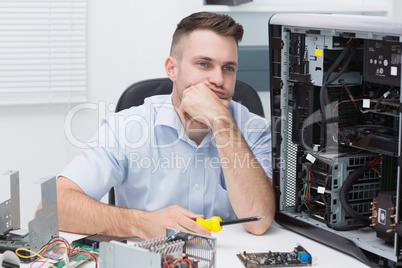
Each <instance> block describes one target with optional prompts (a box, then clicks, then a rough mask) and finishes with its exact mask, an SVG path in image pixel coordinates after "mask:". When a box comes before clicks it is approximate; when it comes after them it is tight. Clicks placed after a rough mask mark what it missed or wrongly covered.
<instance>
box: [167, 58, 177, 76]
mask: <svg viewBox="0 0 402 268" xmlns="http://www.w3.org/2000/svg"><path fill="white" fill-rule="evenodd" d="M165 71H166V74H167V75H168V76H169V78H170V80H172V81H173V82H174V81H176V75H177V60H176V59H175V58H174V57H172V56H169V57H168V58H167V59H166V61H165Z"/></svg>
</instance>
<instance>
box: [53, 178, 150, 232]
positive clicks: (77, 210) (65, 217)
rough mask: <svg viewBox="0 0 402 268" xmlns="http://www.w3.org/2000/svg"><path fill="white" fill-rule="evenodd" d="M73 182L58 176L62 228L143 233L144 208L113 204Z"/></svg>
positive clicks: (62, 229) (70, 230) (66, 229)
mask: <svg viewBox="0 0 402 268" xmlns="http://www.w3.org/2000/svg"><path fill="white" fill-rule="evenodd" d="M71 184H72V182H71V181H69V180H68V179H66V178H59V180H58V184H57V188H58V190H57V195H58V196H57V199H58V202H57V203H58V214H59V226H60V230H61V231H67V232H74V233H85V234H95V233H100V232H104V233H106V234H108V235H113V236H142V234H141V228H140V227H141V225H142V223H141V220H142V219H143V218H144V216H145V215H142V214H144V213H145V212H142V211H136V210H130V209H126V208H120V207H114V206H110V205H106V204H103V203H101V202H98V201H96V200H94V199H92V198H90V197H88V196H86V195H85V193H84V192H82V190H81V189H74V188H73V189H72V188H71V187H69V186H71ZM133 219H135V221H134V220H133Z"/></svg>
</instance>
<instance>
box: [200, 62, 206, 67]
mask: <svg viewBox="0 0 402 268" xmlns="http://www.w3.org/2000/svg"><path fill="white" fill-rule="evenodd" d="M198 65H200V66H202V67H207V66H208V64H206V63H205V62H199V63H198Z"/></svg>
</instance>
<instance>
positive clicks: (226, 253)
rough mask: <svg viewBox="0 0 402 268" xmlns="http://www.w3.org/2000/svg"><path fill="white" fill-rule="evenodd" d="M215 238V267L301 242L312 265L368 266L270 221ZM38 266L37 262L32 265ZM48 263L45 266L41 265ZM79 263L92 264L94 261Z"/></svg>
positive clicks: (228, 229) (236, 266) (88, 267)
mask: <svg viewBox="0 0 402 268" xmlns="http://www.w3.org/2000/svg"><path fill="white" fill-rule="evenodd" d="M60 235H61V236H63V237H64V238H66V239H68V240H69V241H70V242H71V241H73V240H76V239H78V238H81V237H82V236H81V235H76V234H68V233H62V234H60ZM213 236H214V237H216V238H217V246H218V248H217V256H216V258H217V259H216V260H217V267H218V268H228V267H230V268H242V267H244V266H243V265H242V263H241V262H240V260H239V259H238V258H237V256H236V254H238V253H239V252H242V251H244V250H245V251H247V252H250V253H254V252H267V251H269V250H271V251H281V252H290V251H292V250H293V248H294V247H295V246H296V245H297V243H299V244H301V245H302V246H303V247H304V248H305V249H306V250H307V251H309V252H310V254H311V255H312V256H313V258H316V259H317V260H316V264H315V267H325V268H331V267H334V268H335V267H337V268H338V267H354V268H360V267H368V266H366V265H365V264H363V263H362V262H360V261H359V260H357V259H355V258H353V257H351V256H349V255H346V254H344V253H342V252H339V251H337V250H334V249H332V248H330V247H327V246H325V245H323V244H320V243H318V242H315V241H313V240H311V239H309V238H307V237H303V236H301V235H299V234H297V233H294V232H292V231H289V230H287V229H285V228H283V227H282V226H280V225H278V224H276V223H273V224H272V226H271V227H270V229H269V230H268V231H267V232H266V233H265V234H264V235H261V236H254V235H251V234H249V233H247V232H246V231H245V230H244V229H243V226H242V225H241V224H236V225H228V226H225V227H223V229H222V231H221V232H219V233H216V234H213ZM27 267H29V264H23V265H22V266H21V268H27ZM35 267H37V266H35ZM43 267H48V266H45V265H44V266H43ZM80 267H83V268H94V267H95V265H94V263H93V262H90V263H87V264H85V265H82V266H80Z"/></svg>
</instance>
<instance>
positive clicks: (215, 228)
mask: <svg viewBox="0 0 402 268" xmlns="http://www.w3.org/2000/svg"><path fill="white" fill-rule="evenodd" d="M263 218H264V217H259V216H256V217H249V218H241V219H236V220H226V221H222V219H221V218H220V217H218V216H214V217H212V218H210V219H203V218H197V223H198V224H200V225H201V226H203V227H205V228H206V229H207V230H208V231H210V232H214V233H217V232H219V231H221V230H222V226H224V225H229V224H236V223H244V222H250V221H259V220H261V219H263Z"/></svg>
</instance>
